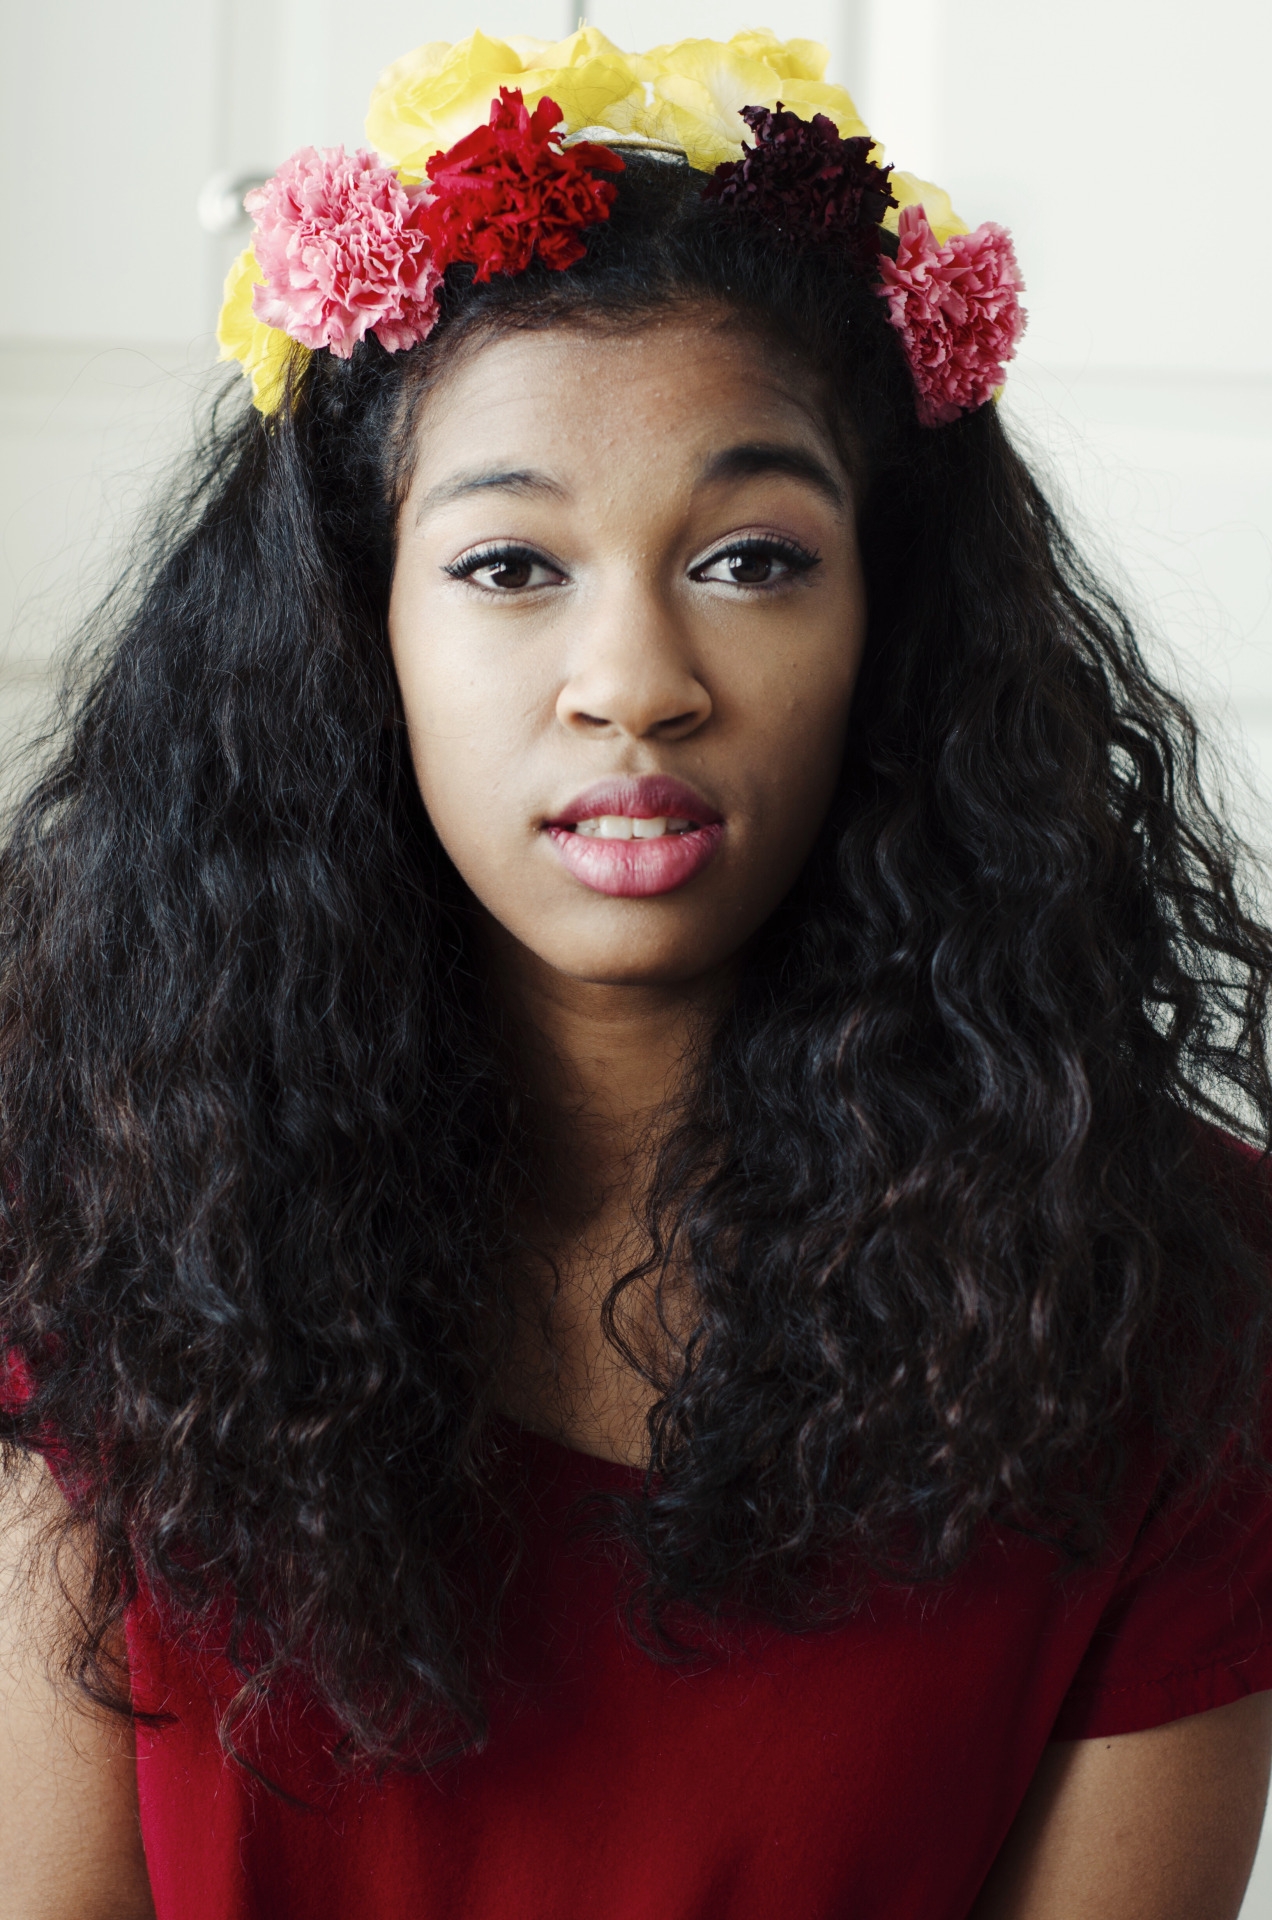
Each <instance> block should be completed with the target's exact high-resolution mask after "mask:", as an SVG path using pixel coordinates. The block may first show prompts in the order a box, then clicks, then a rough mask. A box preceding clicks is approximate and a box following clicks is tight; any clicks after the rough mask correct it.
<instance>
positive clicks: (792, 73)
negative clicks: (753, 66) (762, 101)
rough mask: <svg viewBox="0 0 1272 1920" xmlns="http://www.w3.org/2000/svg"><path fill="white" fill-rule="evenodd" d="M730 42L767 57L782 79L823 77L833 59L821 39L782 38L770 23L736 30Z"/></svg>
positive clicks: (742, 50)
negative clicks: (743, 31)
mask: <svg viewBox="0 0 1272 1920" xmlns="http://www.w3.org/2000/svg"><path fill="white" fill-rule="evenodd" d="M728 44H729V46H731V47H736V48H737V50H738V52H739V53H742V54H749V55H750V57H751V58H752V59H753V60H763V61H765V62H766V64H767V65H768V66H770V67H772V69H773V71H774V73H775V74H776V75H777V77H778V79H779V80H820V79H821V78H822V77H823V75H824V74H825V72H826V63H827V61H828V60H829V59H830V55H829V53H828V52H827V51H826V49H825V47H823V46H822V45H821V43H820V41H817V40H779V39H778V37H777V35H776V34H775V33H770V32H769V30H768V28H767V27H759V28H755V29H753V30H752V31H750V32H749V33H735V34H734V36H733V38H732V39H731V40H730V41H729V42H728Z"/></svg>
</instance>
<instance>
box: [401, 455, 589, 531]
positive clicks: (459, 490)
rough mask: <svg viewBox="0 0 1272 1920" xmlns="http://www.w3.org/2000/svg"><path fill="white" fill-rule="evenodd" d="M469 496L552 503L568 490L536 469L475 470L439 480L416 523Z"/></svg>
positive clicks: (422, 505)
mask: <svg viewBox="0 0 1272 1920" xmlns="http://www.w3.org/2000/svg"><path fill="white" fill-rule="evenodd" d="M469 493H517V494H522V495H525V494H531V495H533V494H546V495H547V496H548V498H549V499H553V500H563V499H564V498H565V494H566V489H565V488H564V487H563V486H562V485H561V484H560V482H559V481H557V480H553V479H550V478H549V476H548V475H547V474H546V473H536V472H535V470H534V469H533V467H480V468H474V469H471V470H470V471H468V472H466V473H455V474H452V475H451V477H450V479H449V480H439V481H438V483H437V485H436V486H435V487H430V488H429V490H428V492H427V493H426V494H425V495H424V497H423V499H422V500H421V501H420V504H419V508H418V510H417V512H416V516H415V517H416V520H417V521H419V520H422V519H423V518H424V515H425V514H426V513H429V512H431V511H432V509H433V508H434V507H441V506H445V505H446V504H447V502H448V501H451V500H462V499H463V498H464V496H465V495H466V494H469Z"/></svg>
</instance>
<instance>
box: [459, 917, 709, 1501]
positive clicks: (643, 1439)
mask: <svg viewBox="0 0 1272 1920" xmlns="http://www.w3.org/2000/svg"><path fill="white" fill-rule="evenodd" d="M492 955H493V963H494V968H493V970H494V980H493V984H494V986H495V988H496V990H497V992H498V994H499V997H500V999H501V1001H502V1004H503V1007H504V1009H505V1011H506V1016H507V1019H508V1029H509V1036H510V1039H511V1042H512V1048H513V1052H514V1057H515V1061H516V1067H517V1073H518V1078H519V1080H520V1082H521V1086H522V1090H523V1095H524V1097H525V1099H526V1101H527V1103H528V1107H529V1117H530V1132H531V1137H532V1140H533V1142H534V1146H535V1149H536V1152H537V1159H538V1166H537V1170H536V1171H537V1178H536V1179H535V1182H534V1193H533V1195H532V1196H527V1199H526V1203H525V1206H524V1209H523V1212H522V1218H521V1226H522V1231H523V1236H524V1237H523V1245H524V1246H525V1248H526V1250H527V1260H526V1264H525V1265H524V1267H520V1268H519V1269H518V1271H517V1273H516V1274H515V1275H512V1274H510V1276H509V1277H510V1280H512V1282H513V1285H514V1297H515V1298H516V1300H517V1305H518V1322H519V1334H518V1339H517V1346H516V1352H515V1354H514V1355H513V1356H512V1359H511V1363H510V1365H509V1368H508V1371H507V1374H506V1377H505V1380H504V1383H503V1389H502V1391H503V1398H504V1404H505V1406H506V1407H507V1410H508V1411H509V1412H511V1413H512V1414H513V1415H514V1416H515V1417H516V1418H517V1419H519V1420H520V1421H522V1423H523V1424H524V1425H526V1426H530V1427H533V1428H536V1429H537V1430H538V1431H539V1432H542V1433H547V1434H549V1435H550V1436H551V1437H553V1438H555V1439H558V1440H563V1441H565V1442H566V1444H567V1445H571V1446H575V1447H579V1448H581V1449H582V1450H583V1451H584V1452H588V1453H597V1454H601V1455H603V1456H606V1457H608V1458H610V1459H617V1460H627V1461H630V1462H632V1463H640V1462H642V1461H643V1460H644V1458H645V1456H646V1448H647V1444H648V1442H647V1435H646V1427H645V1418H646V1414H647V1412H648V1409H649V1407H650V1405H651V1403H652V1400H653V1399H654V1397H655V1394H654V1392H653V1390H652V1389H651V1386H650V1384H649V1378H648V1375H647V1374H646V1373H645V1372H643V1371H641V1370H636V1369H633V1368H632V1367H630V1366H629V1365H628V1364H627V1363H626V1362H625V1361H624V1360H623V1358H622V1357H621V1356H620V1354H619V1352H618V1350H617V1348H616V1347H615V1346H614V1345H613V1344H612V1343H611V1341H610V1340H609V1338H608V1337H607V1336H606V1334H605V1332H604V1329H603V1311H604V1303H605V1300H606V1297H607V1295H608V1294H609V1291H610V1289H611V1287H612V1286H613V1285H614V1283H615V1281H616V1280H618V1279H619V1278H620V1277H621V1275H622V1274H623V1273H625V1272H627V1271H628V1270H629V1269H630V1268H632V1267H633V1266H635V1265H636V1264H638V1262H639V1261H640V1259H641V1258H642V1256H643V1254H644V1252H645V1250H646V1246H647V1242H646V1239H645V1233H644V1228H643V1224H642V1223H643V1203H644V1201H645V1198H646V1196H647V1194H648V1190H649V1184H650V1180H651V1178H652V1171H653V1164H654V1159H655V1156H656V1154H657V1152H658V1148H659V1146H660V1144H661V1142H662V1140H663V1139H664V1137H665V1135H666V1132H667V1130H668V1128H669V1127H670V1126H671V1125H672V1124H673V1123H674V1120H675V1117H676V1113H677V1110H678V1107H679V1103H680V1100H681V1097H682V1095H683V1093H684V1091H685V1088H686V1082H687V1079H688V1077H689V1075H690V1073H691V1072H692V1069H693V1061H694V1056H695V1053H696V1051H697V1049H698V1047H699V1046H700V1044H701V1042H702V1040H703V1038H704V1037H705V1035H706V1034H707V1033H708V1032H709V1030H710V1026H711V1024H712V1022H713V1021H714V1019H716V1018H717V1017H718V1015H719V1012H720V1010H721V1008H722V1006H723V1005H724V1003H725V1000H726V998H727V994H728V991H729V984H730V983H729V977H728V976H727V975H726V974H720V975H713V976H710V977H705V978H700V979H697V980H695V981H692V982H688V983H684V984H676V985H658V986H653V985H644V984H642V985H636V986H616V985H608V984H602V983H598V982H594V981H580V980H572V979H569V978H567V977H566V976H564V975H562V974H560V973H557V972H556V971H555V970H553V969H552V968H549V967H545V966H544V965H543V964H542V963H541V962H539V961H537V960H536V959H535V958H534V956H533V955H527V954H526V952H525V950H524V949H522V948H513V947H512V945H511V943H510V942H508V941H507V937H506V936H503V937H502V939H500V940H499V941H498V943H497V945H495V946H494V947H493V948H492ZM623 1303H624V1304H623V1310H622V1314H621V1319H620V1325H621V1330H622V1333H623V1337H624V1338H625V1339H630V1341H631V1342H632V1345H633V1347H634V1348H635V1349H637V1350H640V1351H642V1352H643V1353H645V1354H647V1355H648V1356H649V1358H650V1362H651V1364H656V1356H657V1354H658V1353H659V1351H660V1350H661V1348H662V1346H663V1344H664V1343H663V1339H662V1336H661V1335H660V1334H659V1332H658V1328H659V1326H660V1325H662V1324H663V1323H662V1322H661V1320H660V1317H659V1315H658V1313H657V1312H652V1317H651V1299H650V1296H649V1295H648V1294H647V1293H645V1292H644V1291H642V1290H640V1289H637V1290H636V1291H634V1292H633V1293H631V1294H625V1295H624V1296H623ZM665 1305H666V1297H665V1296H664V1307H665Z"/></svg>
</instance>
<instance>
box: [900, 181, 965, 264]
mask: <svg viewBox="0 0 1272 1920" xmlns="http://www.w3.org/2000/svg"><path fill="white" fill-rule="evenodd" d="M891 186H892V191H893V193H894V195H895V196H896V199H897V201H898V203H899V204H898V205H897V206H895V207H889V208H888V211H887V213H886V214H885V215H884V218H883V224H884V226H885V227H886V228H887V229H888V232H889V233H895V232H896V231H897V228H898V227H899V225H900V221H901V209H902V207H922V209H923V211H924V213H925V214H926V215H927V223H928V225H929V226H930V227H931V229H932V233H933V237H934V238H935V240H936V243H937V245H938V246H941V247H943V246H944V245H945V242H946V241H947V240H948V239H950V237H951V236H952V235H953V234H956V233H966V232H967V231H968V225H967V222H966V220H960V219H959V216H958V215H957V214H956V213H955V211H954V208H953V206H952V204H951V202H950V196H949V194H948V193H946V191H945V189H944V187H934V186H933V185H932V182H931V181H930V180H920V179H919V177H918V175H917V174H914V173H898V172H894V173H893V174H892V178H891Z"/></svg>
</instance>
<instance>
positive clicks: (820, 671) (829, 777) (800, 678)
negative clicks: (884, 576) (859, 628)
mask: <svg viewBox="0 0 1272 1920" xmlns="http://www.w3.org/2000/svg"><path fill="white" fill-rule="evenodd" d="M859 657H860V643H859V640H858V637H857V636H856V634H855V633H854V634H851V635H847V636H842V637H840V638H839V639H838V640H837V642H836V644H835V645H834V647H833V648H832V649H828V651H827V654H826V656H825V657H824V658H823V659H821V660H812V661H810V660H809V658H808V656H807V654H806V653H801V654H800V655H799V656H797V657H794V658H792V659H791V660H790V661H789V662H788V663H787V664H786V666H785V668H784V670H783V671H782V672H781V673H780V674H779V675H775V676H772V677H767V676H766V679H765V681H764V683H762V684H760V685H758V686H756V687H755V688H754V689H752V690H751V698H750V699H749V700H748V702H747V705H748V707H749V708H750V715H751V719H750V729H749V730H750V731H751V735H752V739H753V740H754V741H755V743H756V749H757V751H756V753H755V763H756V764H757V765H759V766H763V767H765V768H767V769H768V772H769V777H768V779H767V780H765V781H764V782H763V785H764V786H765V787H766V788H767V790H768V802H769V809H771V817H772V818H773V823H774V824H777V821H778V819H779V818H780V819H781V820H782V822H783V824H784V825H785V826H786V827H787V828H790V827H793V826H795V825H796V824H797V820H798V818H800V817H807V816H809V814H810V812H811V814H812V815H815V819H814V821H813V825H812V831H813V832H814V833H815V831H816V827H817V826H818V825H820V820H821V815H822V813H823V812H824V811H825V808H826V806H827V805H828V804H829V802H830V798H831V795H832V793H833V791H834V787H835V783H836V781H837V779H838V776H839V769H840V764H841V761H842V758H843V744H844V735H845V732H846V730H847V725H848V713H849V709H850V707H851V705H852V694H853V688H854V686H855V684H856V679H857V669H858V663H859Z"/></svg>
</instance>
